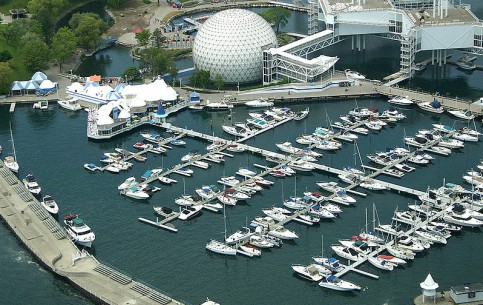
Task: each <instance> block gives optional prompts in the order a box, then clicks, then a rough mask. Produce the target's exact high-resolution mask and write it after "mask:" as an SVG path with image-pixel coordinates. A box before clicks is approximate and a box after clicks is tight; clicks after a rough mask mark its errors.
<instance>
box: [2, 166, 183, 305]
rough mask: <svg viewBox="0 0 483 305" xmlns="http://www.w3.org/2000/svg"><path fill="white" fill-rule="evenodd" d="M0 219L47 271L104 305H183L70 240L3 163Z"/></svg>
mask: <svg viewBox="0 0 483 305" xmlns="http://www.w3.org/2000/svg"><path fill="white" fill-rule="evenodd" d="M0 216H1V218H2V219H3V220H4V221H5V224H6V225H7V226H8V227H9V228H10V229H11V230H12V232H13V233H15V235H16V236H17V238H18V239H19V240H20V242H21V243H22V244H23V245H24V246H25V247H26V248H27V249H28V250H29V251H30V253H32V254H33V255H34V256H35V257H36V258H37V260H38V261H39V262H40V263H41V264H42V265H43V266H44V267H45V268H46V269H48V270H50V271H52V272H54V273H56V274H57V275H60V276H62V277H63V278H65V279H66V280H67V281H68V282H69V283H71V284H72V285H73V286H74V287H76V288H77V289H79V290H80V291H81V292H82V293H83V294H85V295H87V296H88V297H90V298H92V299H93V300H95V301H96V302H98V303H101V304H126V305H127V304H143V305H151V304H164V305H174V304H182V303H180V302H178V301H175V300H173V299H171V298H170V297H168V296H166V295H165V294H163V293H161V292H159V291H156V290H154V289H152V288H150V287H148V286H146V285H144V284H141V283H139V282H137V281H134V280H133V279H132V278H131V277H129V276H127V275H125V274H123V273H121V272H119V271H117V270H114V269H113V268H111V267H108V266H106V265H104V264H102V263H100V262H98V261H97V260H96V259H95V258H94V257H93V256H91V255H90V254H88V253H87V252H85V251H82V252H81V251H79V249H78V248H77V247H76V246H75V245H74V244H73V242H72V241H71V240H70V239H68V238H67V236H66V234H65V232H64V230H63V229H62V228H61V227H60V226H59V224H58V222H57V221H56V220H55V219H54V218H52V217H51V216H50V215H49V213H47V212H46V211H45V209H44V208H43V207H42V206H41V205H40V203H39V202H38V201H37V200H36V199H35V198H34V197H33V196H32V195H31V194H30V193H29V192H28V191H27V190H26V189H25V187H24V186H23V184H22V183H21V182H20V181H19V180H18V178H17V177H16V176H15V175H14V174H13V173H11V172H10V170H9V169H7V168H6V167H5V166H4V164H3V162H2V161H0Z"/></svg>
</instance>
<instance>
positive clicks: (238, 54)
mask: <svg viewBox="0 0 483 305" xmlns="http://www.w3.org/2000/svg"><path fill="white" fill-rule="evenodd" d="M267 45H269V46H268V47H269V48H270V47H276V46H277V36H276V35H275V32H274V31H273V29H272V27H271V26H270V24H268V22H266V21H265V19H263V18H262V17H260V16H259V15H258V14H256V13H253V12H251V11H247V10H243V9H229V10H224V11H221V12H219V13H216V14H214V15H213V16H211V17H210V18H209V19H208V20H207V21H206V22H205V23H204V24H203V25H202V26H201V28H200V29H199V31H198V34H196V38H195V43H194V45H193V61H194V64H195V67H196V69H198V70H206V71H210V76H211V78H212V79H214V78H215V76H216V75H217V74H221V75H222V76H223V80H224V81H225V83H232V84H233V83H238V82H239V83H252V82H257V81H259V80H261V79H262V74H263V73H262V72H263V71H262V52H263V50H262V47H264V46H267Z"/></svg>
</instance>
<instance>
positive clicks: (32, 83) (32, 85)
mask: <svg viewBox="0 0 483 305" xmlns="http://www.w3.org/2000/svg"><path fill="white" fill-rule="evenodd" d="M38 88H39V84H37V83H36V82H35V81H28V82H26V84H25V89H26V90H35V89H38Z"/></svg>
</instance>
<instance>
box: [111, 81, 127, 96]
mask: <svg viewBox="0 0 483 305" xmlns="http://www.w3.org/2000/svg"><path fill="white" fill-rule="evenodd" d="M125 87H126V84H125V83H121V84H119V85H117V86H116V89H114V90H115V91H116V92H117V93H119V94H121V93H122V91H123V90H124V88H125Z"/></svg>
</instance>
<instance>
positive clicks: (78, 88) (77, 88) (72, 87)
mask: <svg viewBox="0 0 483 305" xmlns="http://www.w3.org/2000/svg"><path fill="white" fill-rule="evenodd" d="M66 90H70V91H72V92H82V91H83V90H84V86H82V84H81V83H78V82H75V83H72V84H71V85H70V86H68V87H67V88H66Z"/></svg>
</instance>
